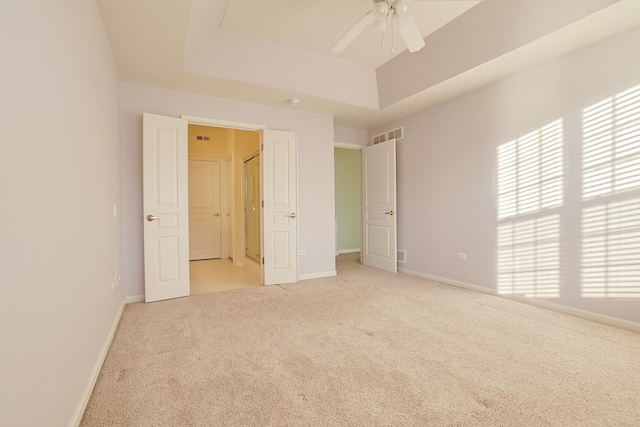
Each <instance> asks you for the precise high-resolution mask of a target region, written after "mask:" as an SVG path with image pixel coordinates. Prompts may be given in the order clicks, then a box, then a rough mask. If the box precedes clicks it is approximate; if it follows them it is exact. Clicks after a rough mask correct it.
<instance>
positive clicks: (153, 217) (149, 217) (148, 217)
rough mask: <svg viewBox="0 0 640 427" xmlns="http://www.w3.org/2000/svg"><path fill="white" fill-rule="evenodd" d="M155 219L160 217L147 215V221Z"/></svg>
mask: <svg viewBox="0 0 640 427" xmlns="http://www.w3.org/2000/svg"><path fill="white" fill-rule="evenodd" d="M156 219H160V217H159V216H153V215H147V221H149V222H151V221H155V220H156Z"/></svg>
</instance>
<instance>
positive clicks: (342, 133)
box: [333, 126, 367, 147]
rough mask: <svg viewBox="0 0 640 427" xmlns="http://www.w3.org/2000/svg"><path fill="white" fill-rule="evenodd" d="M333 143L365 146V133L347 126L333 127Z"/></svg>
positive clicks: (362, 130)
mask: <svg viewBox="0 0 640 427" xmlns="http://www.w3.org/2000/svg"><path fill="white" fill-rule="evenodd" d="M333 133H334V139H335V142H338V143H344V144H355V145H362V146H363V147H366V146H367V131H366V130H364V129H356V128H352V127H347V126H334V128H333Z"/></svg>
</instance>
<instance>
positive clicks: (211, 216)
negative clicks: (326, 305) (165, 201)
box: [189, 160, 222, 261]
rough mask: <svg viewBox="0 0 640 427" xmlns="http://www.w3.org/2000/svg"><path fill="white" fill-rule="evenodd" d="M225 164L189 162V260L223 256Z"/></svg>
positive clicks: (204, 161) (203, 161)
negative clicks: (223, 171) (223, 174)
mask: <svg viewBox="0 0 640 427" xmlns="http://www.w3.org/2000/svg"><path fill="white" fill-rule="evenodd" d="M220 172H221V165H220V162H218V161H206V160H189V260H190V261H194V260H201V259H213V258H220V257H221V240H222V239H221V238H222V236H221V223H222V216H221V210H222V209H221V201H222V198H221V193H222V186H221V176H220Z"/></svg>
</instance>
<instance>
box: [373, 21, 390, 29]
mask: <svg viewBox="0 0 640 427" xmlns="http://www.w3.org/2000/svg"><path fill="white" fill-rule="evenodd" d="M373 26H374V27H375V28H377V29H378V30H380V31H386V30H387V20H386V19H376V21H375V22H374V23H373Z"/></svg>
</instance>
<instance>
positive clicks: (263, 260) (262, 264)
mask: <svg viewBox="0 0 640 427" xmlns="http://www.w3.org/2000/svg"><path fill="white" fill-rule="evenodd" d="M262 265H264V257H262Z"/></svg>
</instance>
